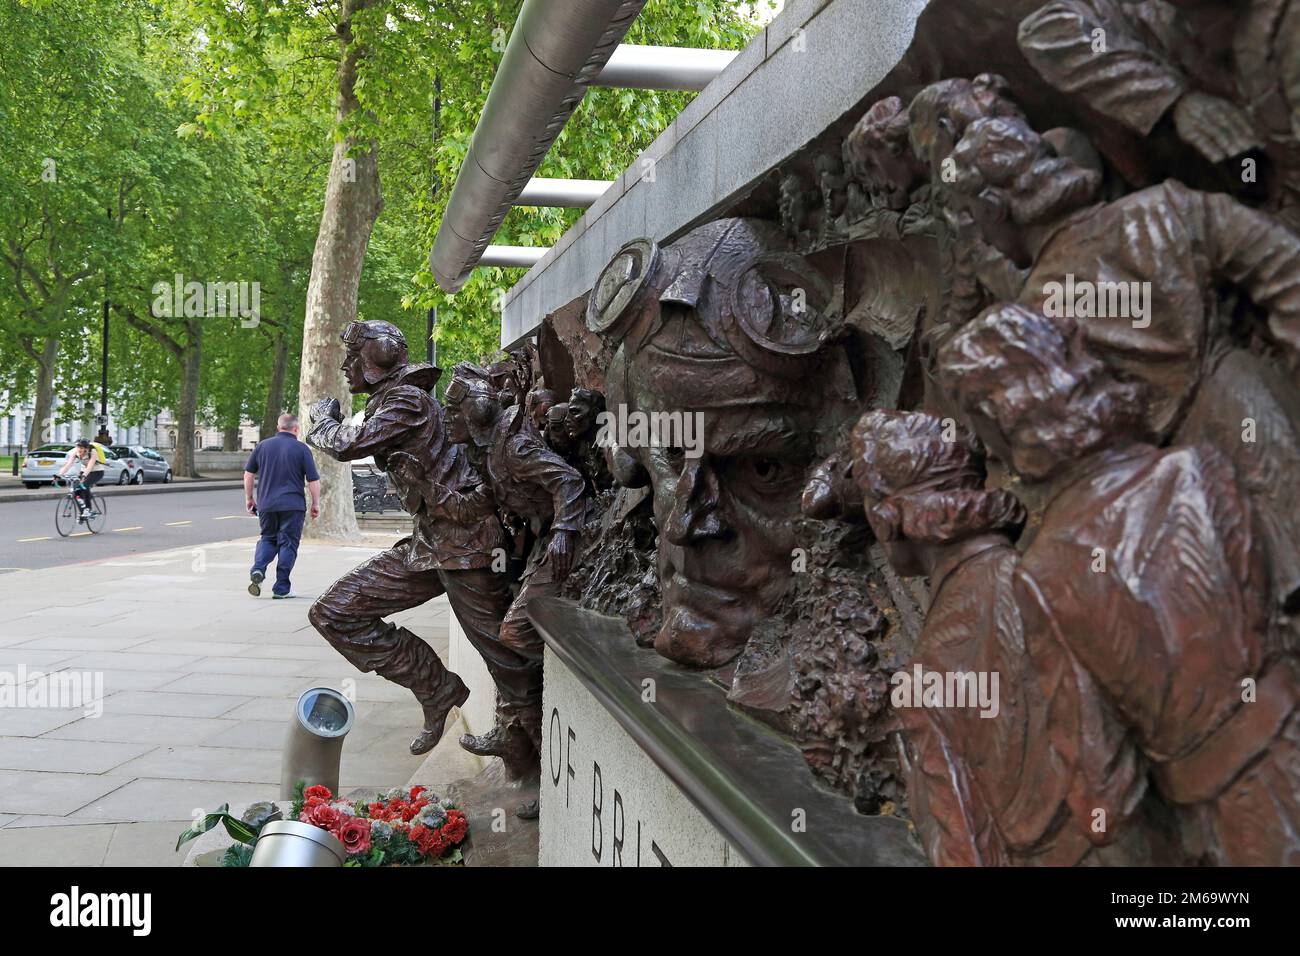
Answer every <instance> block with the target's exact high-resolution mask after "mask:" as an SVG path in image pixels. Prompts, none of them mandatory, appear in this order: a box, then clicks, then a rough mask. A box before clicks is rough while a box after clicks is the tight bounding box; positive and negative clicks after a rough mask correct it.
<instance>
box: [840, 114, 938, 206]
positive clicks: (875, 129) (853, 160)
mask: <svg viewBox="0 0 1300 956" xmlns="http://www.w3.org/2000/svg"><path fill="white" fill-rule="evenodd" d="M909 128H910V118H909V115H908V111H907V107H906V106H904V105H903V101H902V100H900V99H899V98H898V97H897V96H890V97H886V98H885V99H883V100H880V101H879V102H877V103H875V104H873V105H872V107H871V109H869V110H867V112H866V114H865V115H864V116H863V117H862V119H860V120H858V122H857V124H856V125H854V127H853V129H852V130H851V131H850V132H849V135H848V136H847V137H845V140H844V149H843V152H844V165H845V166H846V167H847V168H848V170H849V172H850V173H851V174H852V175H853V177H854V178H855V179H857V180H858V181H859V182H861V183H865V184H867V185H868V186H869V188H871V190H872V191H873V192H875V193H876V194H878V195H879V196H881V197H882V198H883V199H884V202H885V205H886V207H888V208H890V209H905V208H907V204H908V201H909V199H910V197H911V195H912V190H913V189H915V188H916V187H917V186H918V185H920V182H921V180H922V178H923V177H924V174H925V167H924V166H923V165H922V163H921V162H920V161H919V160H918V159H917V158H916V156H915V154H914V153H913V152H912V149H911V146H910V143H909Z"/></svg>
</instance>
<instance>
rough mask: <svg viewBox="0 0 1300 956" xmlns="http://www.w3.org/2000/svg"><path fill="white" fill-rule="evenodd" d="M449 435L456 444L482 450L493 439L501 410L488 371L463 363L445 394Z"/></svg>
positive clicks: (458, 367)
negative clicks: (494, 427) (480, 447)
mask: <svg viewBox="0 0 1300 956" xmlns="http://www.w3.org/2000/svg"><path fill="white" fill-rule="evenodd" d="M443 405H444V408H445V415H446V424H447V434H448V436H449V437H450V438H451V440H452V441H453V442H460V443H463V444H467V445H475V446H483V445H486V444H487V443H488V441H489V440H490V439H491V437H492V428H493V426H494V425H495V424H496V420H497V416H498V415H499V414H500V412H501V406H500V403H499V401H498V399H497V390H496V388H494V387H493V385H492V382H491V378H490V373H489V372H488V370H487V369H485V368H483V367H481V366H479V365H475V364H474V363H473V362H460V363H458V364H457V365H456V367H455V368H454V369H452V373H451V381H450V382H448V383H447V391H446V392H445V393H444V394H443Z"/></svg>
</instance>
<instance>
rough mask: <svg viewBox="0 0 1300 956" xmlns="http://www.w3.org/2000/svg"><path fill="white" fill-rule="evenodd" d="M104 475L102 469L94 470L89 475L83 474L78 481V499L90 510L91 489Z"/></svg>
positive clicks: (82, 505)
mask: <svg viewBox="0 0 1300 956" xmlns="http://www.w3.org/2000/svg"><path fill="white" fill-rule="evenodd" d="M103 477H104V473H103V472H102V471H92V472H91V473H90V474H88V475H84V476H82V478H81V479H80V480H79V481H78V482H77V500H78V501H80V502H81V507H83V508H85V509H86V510H87V511H89V510H90V502H91V497H90V489H91V488H92V487H94V486H95V485H97V484H99V479H101V478H103Z"/></svg>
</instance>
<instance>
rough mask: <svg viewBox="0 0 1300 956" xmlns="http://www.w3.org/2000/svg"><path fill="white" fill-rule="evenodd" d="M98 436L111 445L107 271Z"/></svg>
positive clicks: (100, 338)
mask: <svg viewBox="0 0 1300 956" xmlns="http://www.w3.org/2000/svg"><path fill="white" fill-rule="evenodd" d="M108 221H109V223H110V224H111V223H112V222H113V210H112V208H111V207H110V208H109V210H108ZM99 346H100V366H99V434H97V435H96V436H95V441H97V442H99V443H100V444H101V445H111V444H113V436H112V435H110V434H109V433H108V271H107V270H105V272H104V321H103V323H102V325H101V327H100V333H99Z"/></svg>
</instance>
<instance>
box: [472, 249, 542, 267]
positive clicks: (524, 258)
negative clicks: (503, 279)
mask: <svg viewBox="0 0 1300 956" xmlns="http://www.w3.org/2000/svg"><path fill="white" fill-rule="evenodd" d="M550 249H551V247H550V246H488V247H487V248H486V249H484V250H483V255H482V256H480V257H479V260H478V264H479V265H481V266H502V267H504V268H506V269H531V268H532V267H533V266H535V265H537V260H539V259H540V258H542V256H544V255H546V253H548V252H549V251H550Z"/></svg>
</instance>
